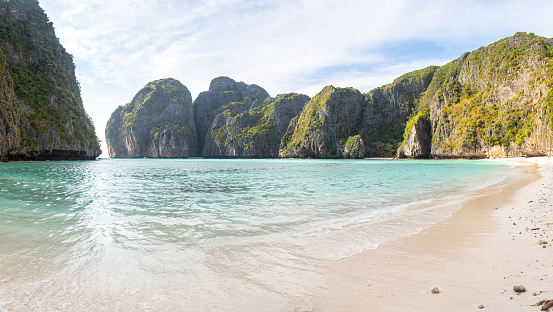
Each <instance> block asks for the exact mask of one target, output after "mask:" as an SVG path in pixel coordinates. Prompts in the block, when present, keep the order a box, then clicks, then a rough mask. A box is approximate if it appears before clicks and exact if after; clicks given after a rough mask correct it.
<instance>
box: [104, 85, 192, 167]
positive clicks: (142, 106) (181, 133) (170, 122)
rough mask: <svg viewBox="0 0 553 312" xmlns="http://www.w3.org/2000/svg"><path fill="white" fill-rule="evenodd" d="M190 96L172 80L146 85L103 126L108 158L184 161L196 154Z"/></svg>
mask: <svg viewBox="0 0 553 312" xmlns="http://www.w3.org/2000/svg"><path fill="white" fill-rule="evenodd" d="M193 116H194V113H193V111H192V96H191V95H190V91H188V88H186V87H185V86H183V85H182V84H181V83H180V82H179V81H177V80H175V79H161V80H157V81H153V82H150V83H148V84H147V85H146V86H144V88H142V90H140V91H139V92H138V93H137V94H136V95H135V97H134V98H133V100H132V101H131V102H130V103H128V104H126V105H124V106H119V107H118V108H117V109H116V110H115V112H113V113H112V114H111V118H110V119H109V121H108V123H107V126H106V143H107V145H108V152H109V156H110V157H112V158H137V157H152V158H186V157H190V156H195V155H196V154H197V151H198V146H197V136H196V126H195V123H194V117H193Z"/></svg>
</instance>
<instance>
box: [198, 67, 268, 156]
mask: <svg viewBox="0 0 553 312" xmlns="http://www.w3.org/2000/svg"><path fill="white" fill-rule="evenodd" d="M267 98H269V94H268V93H267V91H265V90H264V89H263V88H261V87H259V86H257V85H248V84H245V83H243V82H236V81H234V80H232V79H230V78H228V77H219V78H215V79H213V80H212V81H211V84H210V85H209V90H208V91H205V92H202V93H200V94H199V95H198V98H196V100H195V101H194V120H195V122H196V127H197V133H198V146H199V154H200V155H202V156H205V157H217V156H223V155H225V156H235V155H239V154H241V153H237V152H236V151H233V148H234V147H231V146H228V145H226V144H215V143H214V142H213V138H215V136H217V134H216V133H213V132H212V131H211V129H212V128H213V130H215V131H216V129H219V128H220V127H221V126H223V124H226V117H225V116H227V115H232V116H236V115H239V114H242V113H244V112H246V111H248V110H249V109H250V107H252V106H254V107H255V106H258V105H261V103H263V102H264V101H265V100H266V99H267ZM223 112H226V113H225V114H223V115H220V114H221V113H223ZM229 126H230V127H235V126H232V125H229ZM242 126H245V124H238V125H236V127H238V128H240V127H242ZM231 131H232V132H236V131H238V130H237V128H235V129H234V130H231ZM208 136H209V140H208ZM216 139H217V141H219V139H220V137H217V138H216ZM219 143H221V142H219ZM223 145H224V146H223ZM206 146H207V148H206ZM227 147H228V148H229V150H228V151H223V150H221V149H226V148H227Z"/></svg>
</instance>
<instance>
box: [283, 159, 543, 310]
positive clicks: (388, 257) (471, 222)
mask: <svg viewBox="0 0 553 312" xmlns="http://www.w3.org/2000/svg"><path fill="white" fill-rule="evenodd" d="M505 160H506V159H502V161H505ZM507 160H509V161H515V162H519V163H524V164H526V165H525V166H523V167H522V168H523V170H524V174H519V175H517V176H513V177H510V178H509V179H508V180H507V181H506V183H505V184H504V186H503V188H502V190H501V191H499V192H496V193H493V194H488V195H485V196H481V197H476V198H474V199H471V200H468V201H467V202H466V203H464V204H463V206H462V208H461V209H460V210H458V211H456V212H455V213H453V214H452V215H451V216H450V217H449V218H447V219H446V220H444V221H441V222H438V223H437V224H434V225H432V226H430V227H429V228H427V229H424V230H422V231H421V232H419V233H417V234H413V235H410V236H407V237H403V238H400V239H396V240H392V241H388V242H385V243H383V244H382V245H380V246H379V247H378V248H376V249H374V250H368V251H365V252H363V253H361V254H358V255H355V256H352V257H349V258H345V259H341V260H338V261H329V262H328V263H327V264H328V274H327V278H326V285H325V288H324V289H325V290H324V292H323V293H322V294H321V295H317V296H313V297H304V298H297V299H296V300H293V306H292V307H290V310H292V311H313V312H316V311H397V310H403V311H446V310H447V311H471V310H480V309H484V310H490V309H491V310H493V311H498V310H499V311H539V310H540V307H538V306H532V305H533V304H536V303H538V302H539V301H541V300H543V299H553V247H552V246H551V245H552V244H553V214H552V213H551V212H553V161H552V160H551V159H549V158H547V157H541V158H517V159H507ZM543 242H547V244H544V243H543ZM544 246H545V247H544ZM516 285H523V286H525V288H526V290H527V291H526V292H524V293H516V292H515V291H514V290H513V287H514V286H516ZM434 288H438V290H439V293H432V289H434Z"/></svg>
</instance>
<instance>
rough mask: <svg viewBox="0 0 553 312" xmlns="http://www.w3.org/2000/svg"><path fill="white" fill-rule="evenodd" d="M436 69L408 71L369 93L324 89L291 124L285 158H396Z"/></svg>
mask: <svg viewBox="0 0 553 312" xmlns="http://www.w3.org/2000/svg"><path fill="white" fill-rule="evenodd" d="M436 69H437V67H435V66H431V67H428V68H425V69H422V70H418V71H414V72H411V73H408V74H405V75H403V76H401V77H399V78H397V79H396V80H395V81H394V82H393V83H391V84H389V85H385V86H382V87H379V88H376V89H374V90H372V91H370V92H368V93H366V94H365V95H362V94H361V93H360V92H359V91H358V90H355V89H351V88H349V89H342V88H334V87H332V86H329V87H325V88H324V89H323V91H321V93H319V94H318V95H317V96H315V97H314V98H313V99H312V100H311V101H310V102H309V103H308V104H307V105H306V107H305V109H304V111H303V112H302V114H301V116H300V117H299V118H298V119H296V120H294V121H293V123H291V124H290V128H289V131H288V134H287V135H286V136H285V137H284V138H283V141H282V146H281V148H282V151H281V153H280V156H281V157H316V158H342V157H343V158H364V157H365V156H388V157H391V156H394V155H395V153H396V150H397V148H398V146H399V144H400V142H401V141H402V140H403V132H404V129H405V124H406V122H407V119H408V117H409V116H410V115H411V114H412V113H413V111H414V110H415V109H416V103H417V100H418V97H419V96H420V94H421V93H422V92H424V91H425V90H426V88H427V87H428V85H429V84H430V82H431V81H432V77H433V75H434V72H435V71H436Z"/></svg>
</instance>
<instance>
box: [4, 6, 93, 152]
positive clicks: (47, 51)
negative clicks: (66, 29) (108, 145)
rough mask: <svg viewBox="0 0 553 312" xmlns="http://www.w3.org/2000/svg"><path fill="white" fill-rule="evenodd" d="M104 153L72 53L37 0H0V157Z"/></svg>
mask: <svg viewBox="0 0 553 312" xmlns="http://www.w3.org/2000/svg"><path fill="white" fill-rule="evenodd" d="M101 153H102V151H101V150H100V142H99V140H98V138H97V137H96V132H95V130H94V125H93V123H92V120H91V119H90V117H89V116H88V115H87V114H86V112H85V110H84V107H83V103H82V99H81V91H80V86H79V83H78V81H77V78H76V76H75V64H74V63H73V57H72V56H71V55H70V54H69V53H67V51H66V50H65V48H64V47H63V46H62V45H61V44H60V42H59V40H58V38H56V34H55V33H54V27H53V25H52V23H51V22H50V21H49V20H48V17H47V16H46V14H45V13H44V11H43V10H42V9H41V8H40V6H39V4H38V1H36V0H21V1H0V160H77V159H78V160H87V159H96V158H97V157H98V155H100V154H101Z"/></svg>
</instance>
